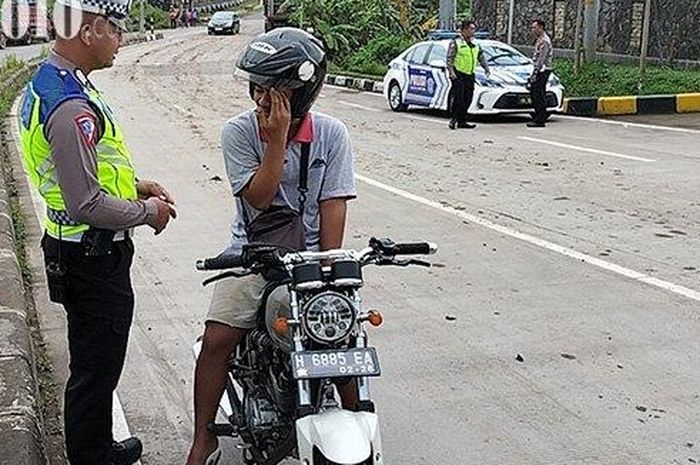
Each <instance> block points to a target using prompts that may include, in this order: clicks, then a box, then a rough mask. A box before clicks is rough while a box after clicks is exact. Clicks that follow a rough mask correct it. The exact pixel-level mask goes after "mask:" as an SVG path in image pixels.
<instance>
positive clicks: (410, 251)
mask: <svg viewBox="0 0 700 465" xmlns="http://www.w3.org/2000/svg"><path fill="white" fill-rule="evenodd" d="M435 252H437V244H434V243H432V242H404V243H399V244H395V245H394V254H395V255H432V254H434V253H435Z"/></svg>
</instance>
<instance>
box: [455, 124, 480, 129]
mask: <svg viewBox="0 0 700 465" xmlns="http://www.w3.org/2000/svg"><path fill="white" fill-rule="evenodd" d="M457 127H458V128H459V129H474V128H475V127H476V124H472V123H459V124H458V125H457Z"/></svg>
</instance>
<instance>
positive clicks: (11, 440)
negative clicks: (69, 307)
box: [0, 176, 46, 465]
mask: <svg viewBox="0 0 700 465" xmlns="http://www.w3.org/2000/svg"><path fill="white" fill-rule="evenodd" d="M0 270H2V273H0V463H8V464H9V463H12V464H17V465H44V464H45V463H46V457H45V454H44V448H43V429H42V420H41V414H40V409H39V402H38V384H37V378H36V369H35V366H34V349H33V345H32V340H31V336H30V334H29V325H28V324H27V313H26V309H27V302H26V301H25V297H24V287H23V283H22V275H21V271H20V266H19V263H18V261H17V255H16V251H15V232H14V228H13V225H12V221H11V216H10V208H9V195H8V191H7V189H6V185H5V179H4V178H3V176H0Z"/></svg>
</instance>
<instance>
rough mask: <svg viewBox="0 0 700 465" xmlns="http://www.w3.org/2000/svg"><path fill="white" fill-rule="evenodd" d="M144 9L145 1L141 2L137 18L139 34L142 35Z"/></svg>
mask: <svg viewBox="0 0 700 465" xmlns="http://www.w3.org/2000/svg"><path fill="white" fill-rule="evenodd" d="M145 9H146V0H141V12H140V16H139V32H140V33H141V34H143V31H144V10H145Z"/></svg>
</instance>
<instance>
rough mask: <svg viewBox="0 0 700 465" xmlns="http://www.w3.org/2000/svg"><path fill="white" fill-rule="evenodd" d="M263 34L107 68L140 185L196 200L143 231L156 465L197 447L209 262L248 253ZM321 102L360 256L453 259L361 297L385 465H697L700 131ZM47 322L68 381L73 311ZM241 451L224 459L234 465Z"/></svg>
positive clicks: (365, 98) (133, 416)
mask: <svg viewBox="0 0 700 465" xmlns="http://www.w3.org/2000/svg"><path fill="white" fill-rule="evenodd" d="M260 28H261V24H260V22H259V21H243V26H242V35H241V36H235V37H208V36H207V35H206V33H205V31H204V30H203V29H197V30H190V31H185V32H179V33H177V34H174V35H171V36H169V37H168V38H166V39H165V40H163V41H157V42H151V43H146V44H140V45H135V46H132V47H128V48H125V49H123V50H122V51H121V52H120V55H119V57H118V60H117V65H116V66H115V67H114V68H113V69H111V70H109V71H105V72H101V73H96V74H95V76H94V82H95V83H96V84H97V85H98V87H100V88H101V89H102V90H103V92H104V93H105V95H107V96H108V98H109V99H110V101H111V102H113V103H114V107H115V110H116V112H117V113H118V115H119V117H120V119H121V121H122V123H123V125H124V128H125V131H126V134H127V138H128V141H129V143H130V147H131V149H132V152H133V153H134V155H135V158H136V162H137V165H138V167H139V169H140V176H141V177H143V178H154V179H158V180H160V181H161V182H163V183H164V184H165V185H167V186H169V187H170V189H171V190H172V191H173V193H174V195H175V197H176V198H177V201H178V209H179V217H178V219H177V220H176V221H175V222H173V223H172V224H171V226H170V227H169V228H168V230H167V231H166V232H165V233H164V234H163V235H161V236H158V237H154V236H153V235H152V234H151V233H150V232H149V231H148V230H146V229H142V230H140V231H139V233H138V234H137V238H136V243H137V256H136V259H135V265H134V272H133V276H134V287H135V290H136V294H137V312H136V313H137V316H136V320H135V323H134V327H133V331H132V337H131V345H130V348H129V354H128V361H127V365H126V368H125V373H124V376H123V380H122V382H121V384H120V387H119V397H120V399H121V404H122V405H123V408H124V413H125V417H126V420H127V422H128V425H129V428H130V430H131V431H132V432H134V433H136V434H138V435H139V436H140V437H141V438H142V439H143V440H144V442H145V444H146V452H145V455H144V458H143V463H144V464H145V465H166V464H167V465H171V464H176V463H184V458H185V455H186V451H187V449H188V446H189V441H190V438H191V433H192V377H193V359H192V355H191V346H192V344H193V343H194V341H195V338H196V337H197V336H198V335H199V334H201V332H202V327H203V326H202V320H203V318H204V315H205V311H206V306H207V302H208V299H209V296H210V292H211V291H210V289H203V288H202V287H201V285H200V282H201V281H202V279H204V277H205V276H203V275H201V274H198V273H196V272H195V271H194V267H193V264H194V261H195V259H197V258H201V257H206V256H211V255H214V254H217V253H218V252H219V251H220V250H221V249H222V248H223V247H224V246H225V244H226V242H227V239H228V224H229V221H230V218H231V215H232V212H233V201H232V198H231V194H230V191H229V188H228V185H227V183H226V182H225V172H224V168H223V161H222V157H221V153H220V143H219V131H220V129H221V126H222V124H223V123H224V122H225V121H226V120H227V119H228V118H230V117H232V116H234V115H235V114H237V113H239V112H241V111H243V110H245V109H248V108H250V107H251V101H250V99H249V97H248V94H247V85H246V84H245V83H243V82H240V81H237V80H235V79H234V78H233V77H232V72H233V69H234V62H235V59H236V56H237V53H238V52H239V51H240V50H241V48H242V46H243V44H244V42H245V41H246V40H248V39H250V37H251V36H252V35H253V34H254V33H257V32H258V31H259V29H260ZM317 110H320V111H323V112H326V113H329V114H332V115H334V116H337V117H339V118H341V119H343V120H344V121H345V122H346V123H347V125H348V127H349V129H350V133H351V136H352V138H353V142H354V148H355V153H356V167H357V171H358V174H359V175H360V176H359V179H358V188H359V198H358V200H357V201H355V202H353V203H352V207H351V211H350V225H349V228H348V234H347V238H348V243H349V245H351V246H357V247H360V246H362V245H364V244H365V243H366V241H367V240H368V238H369V237H371V236H373V235H377V236H391V237H393V238H394V239H396V240H414V239H425V240H433V241H435V242H438V243H439V245H440V248H441V249H440V252H439V254H438V255H437V256H436V257H435V261H436V262H437V263H438V264H439V266H438V267H435V268H433V269H431V270H422V269H416V270H412V269H407V270H391V271H386V270H372V271H368V273H367V275H366V278H367V286H366V288H365V290H364V296H365V300H366V301H367V303H368V305H370V306H372V307H374V308H377V309H380V310H381V311H383V313H384V315H385V324H384V326H383V327H382V328H380V329H377V330H372V331H371V338H372V342H373V344H374V345H375V346H376V347H377V348H378V350H379V354H380V359H381V361H382V364H383V376H382V378H380V379H379V380H377V381H376V382H374V384H373V393H374V395H375V398H376V401H377V404H378V407H379V414H380V417H381V421H382V428H383V442H384V446H385V457H386V460H387V462H386V463H388V464H390V465H399V464H401V465H423V464H426V465H427V464H431V465H432V464H440V465H462V464H466V463H479V464H494V465H496V464H498V465H502V464H521V465H522V464H595V465H624V464H634V465H641V464H649V465H652V464H653V465H658V464H673V463H677V464H686V463H691V460H692V461H698V460H700V377H699V376H698V373H700V338H698V335H699V334H700V284H699V278H700V271H699V270H700V234H699V233H700V220H699V218H700V184H698V173H700V154H698V152H697V147H698V144H700V131H693V130H685V131H673V130H669V129H664V128H657V127H645V126H638V125H629V124H625V123H620V122H608V121H597V120H580V119H574V118H564V117H555V118H553V121H552V123H551V124H550V125H549V126H548V127H547V128H546V129H545V130H528V129H526V128H525V126H524V124H523V122H524V121H523V120H521V119H518V118H516V119H507V120H497V121H486V122H482V123H481V124H479V126H478V128H477V129H476V130H474V131H467V130H462V131H449V130H447V120H446V119H444V118H442V117H440V116H439V115H434V114H426V113H402V114H397V113H392V112H390V111H389V110H388V109H387V107H386V104H385V102H384V101H383V99H382V98H381V97H378V96H375V95H370V94H363V93H357V92H353V91H348V90H344V89H339V88H332V87H327V88H325V89H324V91H323V93H322V96H321V98H320V101H319V103H318V105H317ZM222 179H224V181H222ZM448 315H449V316H450V318H449V319H447V318H446V316H448ZM41 319H42V325H43V326H44V329H45V335H46V337H47V339H48V341H49V344H50V349H51V352H52V354H53V355H54V357H55V359H56V360H57V363H58V367H59V369H58V375H59V377H64V376H65V374H66V373H65V368H63V369H61V368H60V367H61V366H63V365H64V364H65V347H64V344H65V341H64V339H65V336H64V328H63V319H62V316H61V313H60V312H58V311H53V310H52V309H51V308H46V309H44V310H43V311H42V315H41ZM231 443H232V441H229V445H228V446H227V450H226V457H225V459H226V460H225V461H224V462H223V463H231V464H234V463H238V462H237V458H238V452H237V451H236V450H235V449H234V448H233V447H232V444H231ZM693 463H694V462H693Z"/></svg>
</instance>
